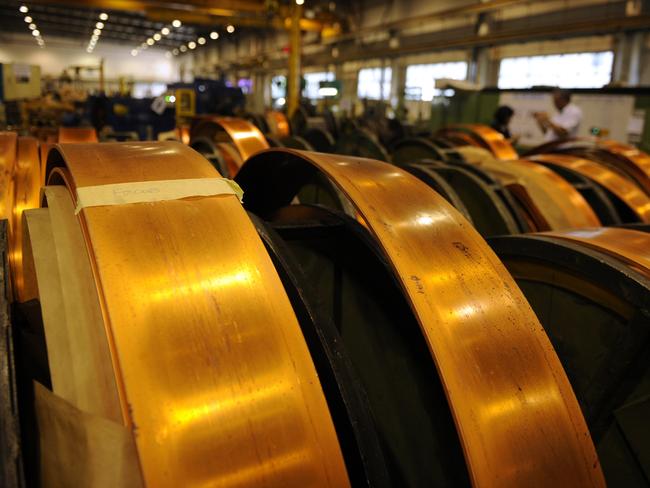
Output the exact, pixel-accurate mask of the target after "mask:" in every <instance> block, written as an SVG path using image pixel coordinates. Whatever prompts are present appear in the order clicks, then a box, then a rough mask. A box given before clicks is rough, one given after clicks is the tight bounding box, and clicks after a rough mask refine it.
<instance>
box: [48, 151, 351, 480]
mask: <svg viewBox="0 0 650 488" xmlns="http://www.w3.org/2000/svg"><path fill="white" fill-rule="evenodd" d="M48 168H50V171H49V180H48V181H49V185H66V186H67V188H68V189H69V191H70V195H71V198H73V199H74V198H75V196H76V195H77V190H78V189H79V188H81V187H88V186H96V185H109V184H115V183H127V182H142V180H145V181H147V182H150V183H151V182H154V183H152V184H153V185H154V186H155V184H156V183H155V182H156V181H158V180H180V179H187V178H190V179H194V178H215V177H218V176H219V175H218V173H217V172H216V171H215V170H214V168H213V167H212V166H211V165H210V164H209V163H208V161H206V160H205V159H204V158H202V157H201V156H200V155H199V154H198V153H196V152H195V151H193V150H192V149H190V148H188V147H187V146H184V145H182V144H180V143H178V142H158V143H140V142H136V143H128V144H119V143H103V144H65V145H59V146H57V147H56V149H55V150H53V151H52V152H51V153H50V157H49V160H48ZM70 208H72V207H70ZM78 219H79V221H78V223H79V225H80V226H81V229H82V231H83V236H84V239H85V242H86V247H87V251H88V256H89V257H90V260H91V266H92V271H93V276H94V279H95V282H96V287H97V290H98V295H99V300H100V304H101V309H102V315H103V320H104V324H103V325H104V327H103V328H102V330H105V331H106V337H107V340H108V347H109V348H110V353H111V359H112V363H113V370H114V374H115V379H116V384H117V389H118V395H119V401H120V405H121V414H122V416H123V421H124V423H125V425H126V426H128V427H129V428H131V429H132V431H133V434H134V437H135V440H136V446H137V453H138V458H139V463H140V466H141V470H142V475H143V479H144V482H145V485H146V486H151V487H167V486H168V487H177V486H229V487H235V486H251V487H256V486H264V487H266V486H331V487H339V486H348V485H349V482H348V478H347V473H346V468H345V465H344V462H343V458H342V455H341V451H340V447H339V444H338V441H337V436H336V432H335V430H334V426H333V423H332V420H331V416H330V413H329V410H328V407H327V404H326V401H325V398H324V394H323V391H322V389H321V385H320V382H319V379H318V377H317V375H316V370H315V368H314V365H313V363H312V360H311V357H310V355H309V352H308V350H307V346H306V344H305V341H304V338H303V336H302V332H301V329H300V327H299V324H298V321H297V319H296V317H295V315H294V312H293V309H292V307H291V304H290V302H289V299H288V297H287V295H286V292H285V291H284V288H283V286H282V283H281V281H280V278H279V277H278V275H277V272H276V270H275V268H274V266H273V264H272V262H271V259H270V258H269V256H268V254H267V253H266V251H265V248H264V245H263V244H262V242H261V240H260V238H259V236H258V235H257V233H256V231H255V228H254V226H253V225H252V223H251V221H250V220H249V218H248V216H247V214H246V212H245V211H244V209H243V208H242V206H241V204H240V202H239V201H238V199H237V197H236V196H234V195H229V194H228V195H217V196H212V197H195V198H186V199H181V200H166V201H157V202H149V203H135V204H128V205H109V206H92V207H86V208H83V209H82V210H81V212H80V214H79V216H78ZM216 249H218V250H219V252H214V251H215V250H216Z"/></svg>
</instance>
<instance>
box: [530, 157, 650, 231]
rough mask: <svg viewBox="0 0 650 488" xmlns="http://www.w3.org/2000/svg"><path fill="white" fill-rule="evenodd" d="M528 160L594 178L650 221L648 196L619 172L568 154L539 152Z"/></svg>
mask: <svg viewBox="0 0 650 488" xmlns="http://www.w3.org/2000/svg"><path fill="white" fill-rule="evenodd" d="M530 160H531V161H540V162H542V163H549V164H551V165H557V166H562V167H563V168H568V169H571V170H574V171H576V172H578V173H580V174H581V175H583V176H585V177H587V178H589V179H592V180H594V181H595V182H597V183H598V184H600V185H602V186H603V187H604V188H606V189H607V190H609V191H610V192H611V193H613V194H614V195H616V196H617V197H618V198H620V199H621V200H622V201H623V202H624V203H625V204H626V205H627V206H628V207H630V209H631V210H632V212H634V214H636V216H637V217H638V218H639V220H641V221H642V222H646V223H650V197H648V195H646V194H645V193H644V192H643V191H641V189H640V188H639V187H638V186H637V185H635V184H634V183H633V182H632V181H630V180H629V179H628V178H627V177H625V176H624V175H622V174H620V173H619V172H617V171H615V170H613V169H611V168H608V167H607V166H604V165H601V164H598V163H596V162H594V161H590V160H588V159H584V158H578V157H575V156H571V155H568V154H539V155H537V156H532V157H531V158H530Z"/></svg>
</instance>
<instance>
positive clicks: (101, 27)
mask: <svg viewBox="0 0 650 488" xmlns="http://www.w3.org/2000/svg"><path fill="white" fill-rule="evenodd" d="M95 27H97V28H98V29H103V28H104V23H103V22H97V23H96V24H95Z"/></svg>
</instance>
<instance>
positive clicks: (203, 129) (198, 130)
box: [190, 115, 269, 176]
mask: <svg viewBox="0 0 650 488" xmlns="http://www.w3.org/2000/svg"><path fill="white" fill-rule="evenodd" d="M190 136H191V137H190V139H193V138H194V137H198V136H201V137H207V138H209V139H211V140H213V141H215V142H231V143H232V144H234V146H235V147H236V148H237V151H238V152H239V155H240V158H241V161H245V160H246V159H248V158H249V157H251V156H252V155H253V154H255V153H256V152H258V151H261V150H263V149H268V148H269V145H268V143H267V142H266V139H265V138H264V135H263V134H262V133H261V132H260V130H259V129H258V128H257V127H255V126H254V125H253V124H251V123H250V122H248V121H247V120H244V119H238V118H234V117H216V116H212V115H210V116H202V117H197V118H196V119H195V121H194V124H193V125H192V128H191V130H190ZM235 173H236V172H235ZM235 173H233V174H232V175H231V176H234V175H235Z"/></svg>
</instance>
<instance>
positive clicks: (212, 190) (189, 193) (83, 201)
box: [75, 178, 244, 214]
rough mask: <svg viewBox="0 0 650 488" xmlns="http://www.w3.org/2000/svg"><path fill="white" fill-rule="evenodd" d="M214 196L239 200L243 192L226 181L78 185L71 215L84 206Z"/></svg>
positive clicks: (236, 185)
mask: <svg viewBox="0 0 650 488" xmlns="http://www.w3.org/2000/svg"><path fill="white" fill-rule="evenodd" d="M215 195H236V196H237V198H239V201H242V199H243V196H244V192H243V191H242V189H241V188H240V187H239V185H238V184H237V183H235V182H234V181H232V180H229V179H227V178H190V179H181V180H161V181H137V182H133V183H117V184H113V185H97V186H82V187H78V188H77V208H76V209H75V214H78V213H79V212H80V211H81V209H82V208H85V207H101V206H105V205H125V204H128V203H145V202H161V201H167V200H179V199H181V198H188V197H212V196H215Z"/></svg>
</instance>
